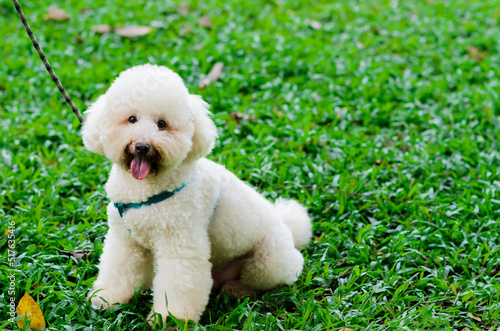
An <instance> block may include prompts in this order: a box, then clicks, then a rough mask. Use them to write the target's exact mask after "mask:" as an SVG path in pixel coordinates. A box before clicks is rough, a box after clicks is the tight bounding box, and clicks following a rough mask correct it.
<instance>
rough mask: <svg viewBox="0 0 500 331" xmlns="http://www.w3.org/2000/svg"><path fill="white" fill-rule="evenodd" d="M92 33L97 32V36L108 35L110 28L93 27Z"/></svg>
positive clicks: (105, 25) (102, 26) (104, 26)
mask: <svg viewBox="0 0 500 331" xmlns="http://www.w3.org/2000/svg"><path fill="white" fill-rule="evenodd" d="M92 31H94V32H97V33H98V34H105V33H110V32H111V27H110V26H109V25H107V24H99V25H94V26H93V27H92Z"/></svg>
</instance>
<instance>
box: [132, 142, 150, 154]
mask: <svg viewBox="0 0 500 331" xmlns="http://www.w3.org/2000/svg"><path fill="white" fill-rule="evenodd" d="M150 149H151V146H150V145H149V144H145V143H137V144H135V151H136V153H137V154H138V155H140V156H144V155H146V154H148V152H149V150H150Z"/></svg>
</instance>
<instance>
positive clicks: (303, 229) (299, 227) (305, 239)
mask: <svg viewBox="0 0 500 331" xmlns="http://www.w3.org/2000/svg"><path fill="white" fill-rule="evenodd" d="M274 206H275V207H276V211H277V212H278V214H279V215H280V217H281V219H282V220H283V221H284V222H285V224H286V225H287V226H288V228H289V229H290V231H292V235H293V243H294V245H295V248H297V249H301V248H302V247H303V246H307V244H308V243H309V240H310V239H311V236H312V224H311V219H310V218H309V215H308V214H307V210H306V208H305V207H304V206H302V205H301V204H299V203H298V202H297V201H294V200H286V199H278V200H276V202H275V204H274Z"/></svg>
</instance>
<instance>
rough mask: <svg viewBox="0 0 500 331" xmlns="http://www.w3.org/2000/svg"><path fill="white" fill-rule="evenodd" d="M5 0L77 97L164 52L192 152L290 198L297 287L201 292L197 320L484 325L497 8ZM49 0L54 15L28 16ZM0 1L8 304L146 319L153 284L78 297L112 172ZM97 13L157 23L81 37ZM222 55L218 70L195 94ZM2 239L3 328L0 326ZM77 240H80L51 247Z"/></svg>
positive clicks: (78, 323) (496, 202)
mask: <svg viewBox="0 0 500 331" xmlns="http://www.w3.org/2000/svg"><path fill="white" fill-rule="evenodd" d="M22 4H23V8H24V11H25V12H26V14H27V17H28V19H29V21H30V23H31V25H32V28H33V30H34V31H35V33H36V35H37V37H38V40H39V41H40V42H41V44H42V46H43V47H44V50H45V52H46V54H47V57H48V59H49V61H50V62H51V63H52V64H53V66H54V68H55V70H56V72H57V73H58V75H59V76H60V78H61V80H62V82H63V84H64V85H65V87H66V88H67V89H68V92H69V94H70V95H71V96H72V97H73V99H74V101H75V103H76V104H77V106H79V107H80V108H81V109H82V110H83V109H85V108H86V106H87V105H88V103H89V102H90V101H92V100H95V98H96V97H97V96H99V94H100V93H103V92H104V91H105V90H106V88H107V87H108V86H109V84H110V82H111V81H112V80H113V77H115V76H116V75H117V74H118V73H119V72H120V71H122V70H124V69H126V68H128V67H131V66H133V65H137V64H142V63H147V62H151V63H156V64H162V65H166V66H168V67H170V68H172V69H174V70H175V71H177V72H178V73H179V74H180V75H181V76H182V77H184V79H185V81H186V84H187V85H188V87H189V88H190V90H191V91H192V92H194V93H198V94H201V95H202V96H203V98H204V99H205V100H207V101H208V102H209V103H210V104H211V105H212V112H213V114H214V116H213V118H214V121H215V122H216V125H217V127H218V128H219V132H220V138H219V140H218V143H217V145H216V148H215V150H214V151H213V153H212V154H211V155H210V156H209V158H211V159H213V160H216V161H218V162H220V163H222V164H224V165H225V166H226V167H227V168H228V169H230V170H231V171H233V172H234V173H236V174H237V175H238V176H239V177H240V178H242V179H244V180H246V181H248V182H250V183H251V184H252V185H254V186H255V187H257V189H258V190H259V191H261V192H262V193H263V194H264V195H265V196H266V197H268V198H270V199H275V198H276V197H278V196H287V197H292V198H294V199H297V200H299V201H301V202H302V203H303V204H305V205H307V207H308V209H309V211H310V214H311V216H312V218H313V220H314V237H315V239H314V241H312V242H311V245H310V247H308V248H307V249H306V250H305V251H304V255H305V257H306V263H305V268H304V273H303V275H302V276H301V277H300V279H299V281H297V283H296V284H294V285H293V286H289V287H283V288H279V289H275V290H272V291H268V292H266V293H264V294H263V295H259V296H254V297H252V298H249V299H241V298H238V299H236V298H229V297H227V296H224V295H215V294H214V295H212V297H211V299H210V303H209V305H208V307H207V309H206V312H205V314H204V315H203V316H202V319H201V321H200V323H199V324H196V325H194V328H195V329H198V330H200V329H201V330H205V329H206V330H233V329H238V330H292V329H296V330H339V329H341V328H342V327H346V328H350V329H354V330H497V329H498V328H500V274H499V272H500V235H499V218H500V216H499V213H500V170H499V166H500V154H499V150H500V148H499V147H500V146H499V141H500V130H499V128H500V121H499V119H500V55H499V53H500V43H499V36H500V21H499V17H500V5H499V4H498V1H495V0H489V1H479V0H468V1H465V0H459V1H446V2H445V1H440V0H428V1H420V0H408V1H385V0H376V1H375V0H374V1H354V0H339V1H333V0H332V1H318V2H315V4H310V2H309V1H305V0H301V1H297V0H280V1H276V2H265V1H259V0H248V1H244V2H243V1H241V2H240V1H229V2H228V1H209V2H203V1H192V3H191V11H190V12H189V13H188V14H187V15H181V14H178V12H177V8H178V7H179V5H178V3H174V2H172V1H149V2H148V1H138V0H128V1H126V2H125V1H123V2H122V3H121V4H120V5H116V4H114V2H113V1H75V0H71V1H66V2H63V1H59V0H58V1H52V2H50V3H49V2H35V1H22ZM49 4H56V5H58V6H59V7H61V8H64V9H65V10H66V11H67V12H68V14H69V15H70V20H69V21H65V22H54V21H45V20H44V19H43V15H44V14H45V13H46V12H47V11H48V7H49ZM0 13H1V15H0V27H1V31H2V36H3V37H2V38H1V39H0V49H1V50H2V62H3V64H2V66H0V77H1V78H0V100H1V104H0V120H1V125H0V165H1V170H0V206H1V209H0V218H1V228H0V230H1V233H2V234H3V233H4V231H5V230H6V229H7V228H8V222H15V236H16V244H15V245H16V252H17V264H16V266H15V268H14V269H13V270H14V272H15V275H16V300H19V299H20V298H21V296H22V295H23V294H24V292H25V291H27V292H28V293H30V294H31V295H32V296H33V297H34V298H35V300H36V301H37V302H38V303H39V304H40V307H41V309H42V310H43V312H44V315H45V318H46V320H47V321H48V326H49V328H50V329H51V330H143V329H145V327H146V325H147V323H146V321H145V318H146V315H147V313H148V312H149V310H150V308H151V304H152V298H151V293H137V294H136V296H135V297H134V299H133V300H132V302H131V303H129V304H126V305H122V306H121V307H120V308H119V309H118V310H116V311H109V312H104V313H103V312H100V311H95V310H93V309H91V308H90V307H89V304H88V303H86V300H85V299H86V295H87V292H88V290H89V288H90V286H91V285H92V283H93V281H94V280H95V277H96V274H97V268H96V265H97V262H98V259H99V255H100V254H101V252H102V242H103V237H104V235H105V233H106V230H107V225H106V216H105V204H106V201H107V200H106V197H105V193H104V192H103V184H104V183H105V181H106V178H107V173H108V170H109V168H110V165H109V163H108V162H107V160H105V159H104V158H103V157H101V156H98V155H94V154H91V153H90V152H88V151H86V150H85V148H84V147H83V145H82V142H81V138H80V136H79V134H78V130H79V129H80V124H79V123H78V121H77V120H76V118H75V117H74V116H73V115H72V114H71V111H70V110H69V108H68V107H67V106H66V105H65V104H64V103H63V101H62V98H61V96H60V95H59V94H58V92H57V90H56V88H55V87H54V85H53V83H52V82H51V80H50V77H49V76H48V74H47V73H46V72H45V69H44V68H43V66H42V64H41V62H40V60H39V59H38V57H37V56H36V55H35V54H34V51H33V49H32V46H31V44H30V43H29V40H28V39H27V37H26V35H25V32H24V30H23V28H22V25H21V22H20V20H19V19H18V17H17V15H16V13H15V11H14V9H13V6H12V3H11V2H10V1H8V0H0ZM203 15H208V16H209V17H210V18H211V20H212V22H213V27H212V28H211V29H207V28H204V27H201V26H200V25H199V24H198V19H199V18H200V17H201V16H203ZM311 21H316V22H320V23H321V28H320V29H319V30H316V29H314V28H313V27H311V23H310V22H311ZM102 23H107V24H109V25H112V26H122V25H129V24H141V25H151V24H152V25H154V26H155V29H154V31H153V32H152V33H151V34H149V35H147V36H143V37H139V38H135V39H128V38H123V37H120V36H118V35H116V34H114V33H111V34H108V35H104V36H100V35H98V34H96V33H94V32H92V31H91V27H92V26H93V25H97V24H102ZM313 25H314V24H313ZM186 27H189V28H190V31H188V32H187V33H186V34H185V35H184V36H180V34H181V33H180V32H181V31H182V30H184V29H185V28H186ZM219 61H220V62H223V63H224V64H225V68H224V74H223V77H222V78H221V79H220V80H219V81H218V82H216V83H215V84H212V85H210V86H209V87H208V88H206V89H203V90H199V89H198V82H199V81H200V79H201V78H202V75H204V74H206V73H208V71H209V70H210V68H211V67H212V66H213V64H214V63H215V62H219ZM234 112H240V113H244V114H246V116H245V117H244V118H243V119H241V120H238V121H236V120H234V119H233V118H234V116H231V114H232V113H234ZM7 245H8V243H7V238H6V237H2V239H1V240H0V251H1V256H2V260H1V265H0V268H1V269H2V271H1V273H0V328H1V329H5V330H11V329H13V327H14V326H13V325H12V324H11V323H9V322H8V321H7V315H6V312H7V309H8V307H7V303H8V302H9V300H10V295H8V280H7V278H6V276H7V275H8V274H9V272H8V269H9V266H8V263H7V254H8V253H7ZM76 249H93V250H95V252H94V253H92V254H91V255H90V256H89V257H88V258H86V259H75V258H74V257H68V256H66V255H64V254H62V253H61V252H60V250H66V251H72V250H76ZM471 316H475V317H478V318H479V319H481V321H477V320H476V319H473V318H472V317H471ZM168 323H169V325H170V326H172V325H175V324H176V322H175V321H173V320H169V321H168ZM179 325H180V328H181V329H183V328H184V326H183V324H182V323H180V324H179ZM189 326H190V327H193V324H192V323H190V324H189Z"/></svg>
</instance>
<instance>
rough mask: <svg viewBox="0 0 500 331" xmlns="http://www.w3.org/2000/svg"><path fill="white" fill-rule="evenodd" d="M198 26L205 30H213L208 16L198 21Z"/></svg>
mask: <svg viewBox="0 0 500 331" xmlns="http://www.w3.org/2000/svg"><path fill="white" fill-rule="evenodd" d="M198 24H199V25H201V26H202V27H204V28H211V27H212V21H211V20H210V17H208V16H206V15H205V16H203V17H200V19H199V20H198Z"/></svg>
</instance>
